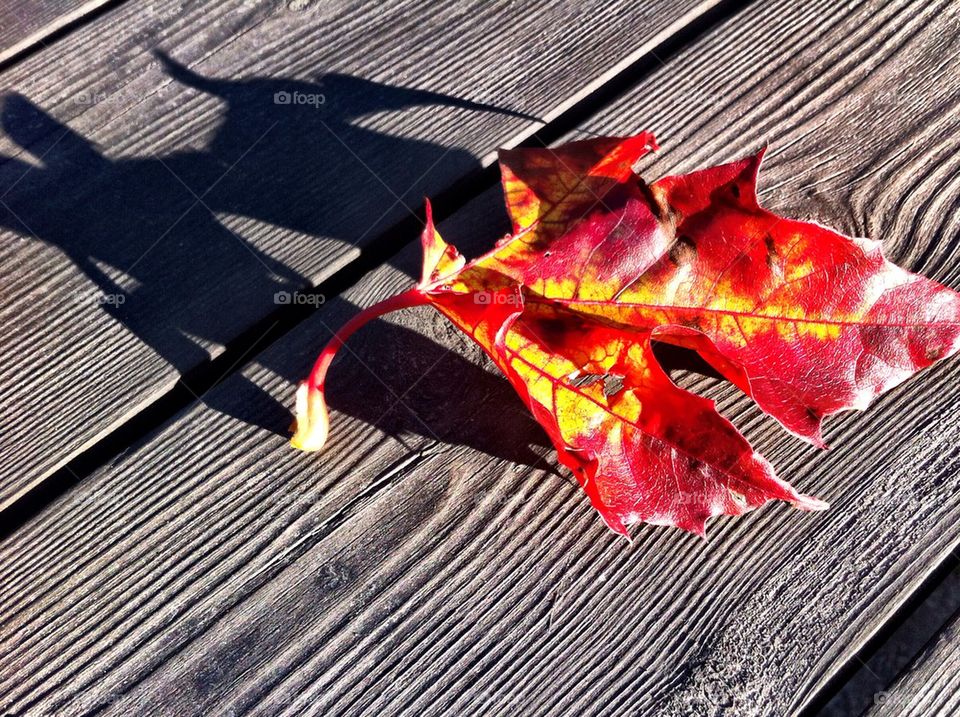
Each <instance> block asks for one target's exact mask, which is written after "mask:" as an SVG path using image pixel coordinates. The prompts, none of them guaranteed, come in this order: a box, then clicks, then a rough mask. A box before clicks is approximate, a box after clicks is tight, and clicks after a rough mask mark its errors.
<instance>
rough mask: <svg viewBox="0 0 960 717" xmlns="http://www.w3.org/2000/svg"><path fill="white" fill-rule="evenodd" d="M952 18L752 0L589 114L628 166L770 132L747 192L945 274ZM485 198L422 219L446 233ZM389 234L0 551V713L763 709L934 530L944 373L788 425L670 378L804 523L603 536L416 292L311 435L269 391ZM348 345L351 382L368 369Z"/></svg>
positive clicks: (940, 552)
mask: <svg viewBox="0 0 960 717" xmlns="http://www.w3.org/2000/svg"><path fill="white" fill-rule="evenodd" d="M958 24H960V8H957V7H956V5H955V4H954V5H951V4H949V3H947V2H941V3H934V4H930V3H920V2H915V3H906V2H899V3H885V4H882V5H881V4H877V5H863V6H860V5H857V6H847V5H843V6H838V5H836V4H834V3H830V2H812V3H807V4H803V5H799V4H796V3H792V2H786V1H785V2H766V3H759V4H757V5H755V6H751V7H750V8H748V9H747V10H746V11H744V12H743V13H742V14H741V15H739V16H738V17H736V18H734V19H733V20H732V21H731V22H729V23H727V24H725V25H724V26H723V27H721V28H720V29H718V30H717V31H716V32H713V33H711V34H710V35H709V36H707V37H706V38H704V39H703V40H701V41H699V42H697V43H695V44H694V45H692V46H691V47H690V48H689V50H688V51H686V52H685V53H683V54H682V55H681V56H680V57H678V58H676V59H675V60H674V61H671V62H670V63H669V64H668V65H667V66H666V67H664V68H662V69H661V70H660V71H658V72H656V73H655V74H654V75H653V76H652V77H651V78H649V79H648V80H646V81H644V82H643V83H641V84H640V85H639V86H638V87H637V88H636V89H635V91H633V92H631V93H630V94H629V96H628V97H626V98H625V99H624V100H623V101H622V102H619V103H617V104H616V105H615V106H614V107H611V108H610V109H609V111H608V112H605V113H604V114H603V116H601V117H599V118H598V119H597V121H596V122H594V123H591V125H590V126H589V127H588V128H587V129H589V130H591V131H596V132H604V133H615V132H627V131H636V130H639V129H643V128H647V129H653V130H656V131H657V132H658V135H659V137H660V140H661V144H662V145H663V146H664V150H663V152H662V153H661V154H660V156H659V157H658V158H657V159H656V160H655V161H654V162H653V163H652V166H651V167H650V168H649V171H648V173H649V175H650V176H658V175H660V174H663V173H665V172H667V171H684V170H688V169H691V168H692V167H694V166H697V165H700V164H705V163H712V162H717V161H723V160H728V159H733V158H735V157H738V156H740V155H742V154H744V153H746V152H748V151H752V150H754V149H755V148H756V147H757V146H758V145H759V144H761V143H762V142H764V141H768V142H770V144H771V151H770V154H769V155H768V160H767V162H766V164H765V167H764V171H763V174H762V180H761V184H762V188H763V190H764V193H763V199H764V201H765V203H766V204H767V206H769V207H771V208H773V209H775V210H777V211H781V212H784V213H789V214H791V215H794V216H798V217H803V218H816V219H819V220H821V221H824V222H826V223H830V224H833V225H834V226H837V227H838V228H840V229H843V230H846V231H848V232H851V233H857V234H868V235H870V236H872V237H874V238H878V239H882V240H884V243H885V246H886V249H887V252H888V255H889V256H890V257H891V258H893V259H894V260H896V261H898V262H899V263H901V264H903V265H905V266H907V267H909V268H911V269H913V270H917V271H923V272H924V273H926V274H928V275H931V276H934V277H936V278H938V279H940V280H942V281H944V282H946V283H947V284H949V285H951V286H953V287H954V288H957V287H958V286H960V269H958V262H957V256H956V254H957V252H958V250H960V248H958V246H957V242H956V235H957V231H958V228H960V216H958V211H957V209H958V207H960V182H958V181H957V179H956V178H957V176H958V173H957V164H958V162H960V153H958V152H957V142H958V139H957V137H960V133H958V129H960V128H958V126H957V125H958V124H960V112H958V111H957V109H958V107H957V105H958V102H960V88H958V87H957V85H956V82H957V80H956V78H957V77H958V76H960V74H958V72H957V70H958V69H960V68H958V67H957V65H958V64H960V57H958V55H957V53H956V52H953V51H952V49H953V43H955V42H956V39H955V38H956V37H957V36H958V34H957V32H956V30H957V26H958ZM499 207H500V200H499V197H498V196H497V193H496V192H490V193H488V194H486V195H484V196H481V197H480V198H478V199H477V200H476V201H475V202H473V203H472V204H471V205H470V206H469V207H467V208H466V209H465V210H464V211H462V212H460V213H458V215H456V216H455V217H453V219H452V220H451V221H449V222H447V223H445V224H444V225H443V226H442V227H441V231H442V233H443V234H444V236H445V237H446V238H448V239H449V240H450V241H452V242H454V243H455V244H457V245H459V246H461V247H462V248H464V249H465V250H466V251H467V252H469V253H476V252H477V251H479V250H480V249H481V248H482V247H484V246H486V245H488V244H489V243H491V242H492V241H493V240H494V238H496V237H497V236H498V234H499V233H501V232H502V231H503V230H504V229H505V219H504V218H503V214H502V210H501V209H500V208H499ZM417 262H418V257H417V256H416V251H415V250H414V249H413V248H410V249H408V250H406V251H405V252H404V253H403V255H402V256H401V258H400V259H398V260H397V261H396V262H394V263H393V265H391V266H385V267H383V268H382V269H380V270H378V271H377V272H375V273H373V274H371V275H370V276H369V277H367V278H366V279H365V280H364V281H362V282H361V283H360V284H358V285H357V286H356V287H355V288H354V289H353V290H351V291H350V292H349V293H348V294H346V295H345V296H344V297H343V298H340V299H337V300H334V301H331V302H330V303H329V305H328V306H326V307H324V309H323V310H322V311H321V312H319V313H318V314H317V315H316V316H314V317H313V318H311V319H310V320H309V321H308V322H306V323H305V324H304V325H303V326H302V327H300V328H299V329H298V330H297V331H295V332H293V333H291V334H290V335H289V336H288V337H286V338H285V339H284V340H283V341H281V342H279V343H278V344H277V345H275V346H274V347H272V348H271V349H270V350H269V351H267V352H265V353H264V354H262V355H260V356H258V357H257V358H256V360H255V361H254V362H253V363H252V364H250V365H249V366H247V367H245V369H244V370H243V372H242V373H241V374H240V375H237V376H235V377H233V378H231V379H230V380H228V381H227V382H225V383H224V384H222V385H221V386H219V387H218V388H216V389H214V390H213V391H212V392H211V393H210V394H208V395H207V396H206V397H205V398H204V403H203V404H197V405H196V406H194V407H192V408H191V409H190V410H189V411H186V412H185V413H184V414H183V415H181V416H179V417H177V419H176V420H175V421H173V422H171V424H170V425H168V426H167V427H165V428H164V429H163V430H162V431H160V432H159V434H158V435H156V436H154V437H152V438H151V439H150V440H149V441H148V442H147V443H146V444H145V445H143V446H140V447H137V448H135V449H133V450H131V451H130V452H129V453H128V454H126V455H124V456H123V457H121V458H120V459H118V460H117V461H116V462H115V464H114V465H112V466H107V467H105V468H104V469H103V470H101V471H99V472H97V473H96V474H95V475H93V476H91V478H90V479H88V480H86V481H84V482H83V483H82V484H81V485H79V486H78V487H77V488H76V490H74V491H71V492H70V493H69V494H67V495H65V496H63V497H62V498H61V499H59V500H58V501H57V502H55V503H54V504H52V505H51V506H50V507H49V508H48V509H47V510H45V511H43V512H42V513H41V514H40V515H39V516H37V517H36V518H35V519H34V520H32V521H30V522H29V523H28V524H27V525H26V526H24V528H23V529H21V530H20V531H18V532H17V533H15V534H14V535H12V536H11V537H9V538H7V539H6V540H5V541H3V543H2V544H0V584H3V585H4V586H5V589H4V591H3V594H2V595H0V615H2V616H3V622H2V628H0V676H2V682H0V707H2V708H3V709H6V710H7V711H14V712H20V713H23V714H29V715H40V714H65V715H73V714H86V713H89V712H92V711H96V713H97V714H110V715H114V714H116V715H121V714H131V713H133V714H138V713H156V712H165V713H175V714H198V715H199V714H256V715H280V714H295V713H308V714H356V713H369V714H398V713H409V714H444V713H457V714H481V713H491V714H505V713H522V714H578V715H581V714H583V715H593V714H657V715H691V714H693V715H715V714H730V715H733V714H736V715H771V714H777V715H779V714H790V713H792V712H794V711H796V710H797V709H798V708H800V707H801V706H802V705H804V704H805V703H807V702H808V701H809V700H810V699H811V698H812V697H813V696H814V695H815V694H816V692H817V690H818V689H819V688H820V687H821V686H822V685H823V684H824V683H825V681H826V680H828V679H829V678H830V676H831V675H833V674H834V673H835V671H836V670H837V669H838V668H839V667H840V666H841V665H843V664H844V663H845V662H846V661H847V660H849V659H851V657H852V655H853V654H854V652H855V651H856V650H857V649H858V648H859V647H860V646H861V645H862V644H863V642H864V641H865V640H866V639H867V638H869V636H870V635H871V634H873V633H874V632H875V631H876V630H877V629H878V628H879V627H880V626H881V625H882V624H883V623H884V622H885V621H886V620H887V619H888V618H889V616H890V615H891V614H892V612H893V611H894V610H895V609H896V607H897V606H898V605H899V604H901V603H902V602H903V601H904V600H905V599H906V597H907V596H908V595H909V594H910V593H911V592H912V590H913V589H914V587H915V586H916V585H917V584H918V583H919V582H920V581H921V580H922V579H923V577H924V576H925V575H927V574H929V572H930V571H931V570H932V568H933V566H934V565H935V564H937V563H938V562H939V561H940V560H941V559H942V558H943V556H945V555H946V554H947V553H948V551H950V550H951V549H954V548H955V547H956V545H957V535H956V529H955V526H956V523H957V519H958V517H960V498H958V495H960V492H958V487H960V483H958V481H960V479H958V477H957V475H956V473H955V469H954V466H955V463H956V460H957V452H958V448H957V446H958V445H960V443H958V439H960V418H958V416H960V410H958V409H960V382H958V378H960V362H958V361H956V360H954V361H948V362H945V363H943V364H941V365H939V366H937V367H935V368H934V369H932V370H930V371H927V372H925V373H924V374H922V375H921V376H920V377H917V378H915V379H914V380H912V381H910V382H909V383H907V384H906V385H904V386H903V387H901V388H899V389H897V390H895V391H893V392H892V393H890V394H888V395H887V396H886V397H884V398H883V399H881V400H879V401H878V402H877V404H876V405H874V406H873V407H872V408H871V409H870V411H869V412H867V413H865V414H851V415H847V416H844V417H841V418H837V419H835V420H833V421H832V422H831V423H830V424H829V426H828V432H827V439H828V441H829V442H830V443H831V444H832V445H833V450H832V451H830V452H817V451H815V450H814V449H812V448H810V447H807V446H803V445H801V444H799V443H798V442H797V441H796V440H794V439H792V438H790V437H788V436H786V435H785V434H784V433H783V432H782V431H780V430H779V429H777V428H776V427H775V426H774V425H772V423H771V421H769V420H768V419H766V418H765V417H763V416H761V415H759V414H758V412H757V411H756V410H754V409H753V408H752V407H751V406H750V405H749V402H748V401H746V400H744V399H743V398H742V397H740V396H738V395H736V393H735V392H734V391H733V390H731V388H730V387H729V386H727V385H724V384H720V383H717V382H716V381H714V380H713V379H706V378H698V377H697V376H695V375H691V376H687V375H683V374H681V375H679V376H678V380H682V381H683V383H684V384H685V385H688V386H691V387H694V388H696V389H697V390H700V391H702V392H704V393H706V394H708V395H710V396H711V397H713V398H715V399H717V400H718V406H719V408H720V410H721V411H722V412H723V413H724V414H725V415H727V416H729V417H731V419H732V420H733V421H734V422H735V423H736V424H737V425H738V426H740V427H741V428H742V429H744V430H745V432H746V433H747V434H748V436H749V437H750V438H751V440H752V441H754V443H755V445H756V446H757V447H758V448H759V449H760V450H761V451H762V452H764V454H765V455H767V457H768V458H770V459H771V460H772V461H773V462H774V464H775V465H777V466H778V468H779V470H780V473H781V475H782V476H783V477H785V478H787V479H789V480H790V481H791V482H793V483H794V484H795V485H796V486H797V487H798V488H800V489H801V490H803V491H804V492H811V493H816V494H817V495H819V496H821V497H823V498H825V499H827V500H829V501H830V502H831V504H832V508H831V510H830V511H828V512H826V513H823V514H816V515H810V514H801V513H798V512H796V511H793V510H791V509H789V508H787V507H786V506H771V507H768V508H765V509H763V510H761V511H759V512H757V513H754V514H751V515H748V516H746V517H743V518H741V519H738V520H721V521H718V522H715V523H714V524H712V525H711V526H710V538H709V540H708V541H702V540H699V539H697V538H696V537H694V536H691V535H685V534H681V533H679V532H677V531H671V530H666V529H662V528H654V527H641V528H640V529H639V530H637V531H636V534H635V537H636V539H635V541H634V543H633V544H628V543H626V542H625V541H623V540H621V539H618V538H616V537H615V536H613V535H612V534H611V533H609V531H607V530H606V529H605V528H604V527H603V525H602V523H601V521H600V520H599V519H598V518H597V516H596V515H595V514H594V513H593V512H592V510H591V509H590V508H589V505H588V503H587V500H586V499H585V497H584V496H583V495H582V494H581V491H580V489H579V488H578V487H577V486H575V485H573V484H572V481H571V480H570V478H569V476H567V475H566V474H565V473H564V472H561V473H560V474H558V473H557V472H555V471H554V470H552V468H551V466H552V465H553V464H552V459H553V456H552V454H551V453H550V452H549V451H547V450H546V448H545V442H546V438H545V437H544V436H543V434H542V432H540V431H539V430H538V429H537V428H536V426H534V425H533V423H532V421H531V419H530V418H529V417H528V416H527V415H526V412H525V410H524V409H523V407H522V405H521V403H520V401H519V400H517V399H516V398H515V397H514V396H513V395H512V392H511V389H510V388H509V387H508V385H507V384H506V382H505V381H504V380H502V379H500V378H499V377H497V376H496V375H494V374H493V373H492V372H491V370H490V368H489V366H488V365H487V364H486V363H485V362H484V361H483V360H482V357H481V356H480V354H479V351H478V350H477V349H475V348H474V347H472V346H471V345H469V343H468V341H467V340H466V339H465V338H463V337H461V336H459V335H457V334H456V333H455V332H454V331H453V330H452V329H451V328H450V327H449V326H448V325H447V324H445V323H444V321H443V320H442V319H441V318H440V317H439V316H437V315H435V314H433V313H431V312H430V311H429V310H427V309H418V310H416V311H411V312H408V313H406V314H403V315H398V316H396V317H391V318H390V320H389V321H380V322H377V324H376V325H374V326H371V327H369V328H367V329H366V330H364V331H362V332H361V333H359V334H357V335H356V337H355V340H351V343H350V344H349V346H350V350H349V351H346V352H344V355H343V357H342V359H341V360H340V361H339V362H338V364H337V365H336V366H335V368H334V371H333V374H332V376H331V383H332V387H331V396H330V401H331V405H332V406H333V408H334V409H335V410H334V414H333V430H334V433H333V438H332V442H331V445H330V447H329V448H328V450H327V451H325V452H324V453H322V454H320V455H306V454H301V453H297V452H294V451H291V450H289V449H288V448H287V446H286V437H285V436H284V435H283V433H284V429H285V427H286V425H287V422H288V420H289V417H288V414H287V407H288V406H289V404H290V399H291V395H292V390H293V385H294V381H295V380H296V379H297V378H299V377H301V376H302V375H303V374H304V373H305V372H306V370H307V369H308V367H309V364H310V363H311V361H312V359H313V356H314V352H315V351H316V350H317V349H318V348H319V347H320V345H321V344H322V343H323V341H324V340H325V339H326V338H327V337H328V336H329V334H330V331H329V329H330V328H335V327H336V326H338V325H339V324H340V323H342V321H343V320H344V319H345V317H347V316H348V315H349V314H350V313H352V312H353V311H355V310H356V307H357V306H365V305H368V304H370V303H372V302H374V301H376V300H378V299H380V298H382V297H384V296H386V295H388V294H390V293H393V292H395V291H397V290H398V289H400V288H403V287H405V286H408V285H409V283H410V281H411V278H410V277H411V276H413V275H414V274H415V272H416V269H417ZM370 367H374V368H375V369H376V370H375V371H372V370H371V369H370Z"/></svg>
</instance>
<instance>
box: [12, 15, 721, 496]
mask: <svg viewBox="0 0 960 717" xmlns="http://www.w3.org/2000/svg"><path fill="white" fill-rule="evenodd" d="M714 4H715V0H683V1H682V2H668V1H667V0H657V1H656V2H652V3H623V2H618V1H613V0H591V1H590V2H584V3H568V2H565V1H555V0H537V1H536V2H527V3H510V2H495V3H485V2H484V3H469V4H468V3H463V2H460V1H459V0H444V1H442V2H435V3H417V4H414V5H411V4H410V3H408V2H400V1H399V0H392V1H391V2H369V3H358V2H329V3H326V2H325V3H315V4H304V3H254V4H251V3H249V2H246V1H245V0H228V1H227V2H223V3H216V4H212V5H211V4H209V3H190V4H183V3H180V2H175V1H174V0H162V1H161V2H150V3H147V2H141V1H139V0H137V1H134V2H129V3H126V4H124V5H123V6H121V7H120V8H119V9H117V10H115V11H112V12H109V13H107V14H105V15H104V16H102V17H100V18H98V19H97V20H96V21H95V22H92V23H91V24H89V25H87V26H85V27H83V28H81V29H79V30H77V31H76V32H74V33H71V34H70V35H69V36H67V37H66V38H64V39H62V40H61V41H59V42H58V43H57V45H56V47H54V48H51V49H50V50H49V51H45V52H41V53H39V54H36V55H33V56H31V57H30V58H28V59H27V60H26V61H24V62H22V63H18V64H17V65H15V66H14V67H13V68H11V69H10V70H9V71H8V72H6V73H3V75H2V77H0V80H2V84H3V85H4V86H6V87H8V88H12V91H10V92H8V93H7V95H6V96H5V98H4V102H3V109H2V113H0V124H2V128H3V132H2V133H0V272H2V273H3V275H4V277H5V280H4V289H3V295H2V301H0V323H2V324H3V326H4V327H5V330H4V336H3V340H2V345H0V365H2V366H3V369H2V377H3V383H4V396H3V409H2V410H3V415H2V424H3V426H4V431H3V435H2V438H0V508H2V507H3V506H5V505H8V504H9V503H10V502H11V501H13V500H14V499H15V498H16V497H17V496H19V495H22V494H23V493H24V492H25V491H26V490H28V489H29V488H30V487H31V486H33V485H35V484H37V483H38V482H39V481H41V480H42V479H43V478H44V477H46V476H47V475H49V474H50V473H51V472H53V471H54V470H56V469H57V468H59V467H60V466H62V465H64V464H65V463H66V462H67V461H68V460H69V459H70V458H72V457H73V456H75V455H76V454H77V453H78V452H80V451H82V450H83V449H84V448H85V447H88V446H89V445H91V444H92V443H94V442H95V441H97V440H98V439H99V438H101V437H102V436H103V435H104V434H105V433H106V432H108V431H109V430H111V429H112V428H115V427H117V426H118V425H120V424H122V423H123V422H124V421H126V420H128V419H129V418H130V417H131V416H132V415H134V414H136V413H137V412H138V411H140V410H141V409H142V408H144V407H145V406H146V405H148V404H149V403H151V402H152V401H153V400H155V399H156V398H157V397H158V396H159V395H161V394H163V393H164V392H165V391H167V390H169V389H170V388H171V386H172V385H173V384H174V383H175V381H176V380H177V378H178V377H179V376H180V375H182V374H183V373H184V372H186V371H189V370H190V369H192V368H195V367H196V366H197V365H199V364H201V363H203V362H205V361H207V360H208V359H209V358H210V356H212V355H216V354H218V353H219V352H220V351H221V350H222V347H223V346H224V345H226V344H227V343H228V342H230V341H231V339H233V338H235V337H236V336H237V335H238V334H239V333H240V332H241V331H243V330H244V329H248V328H249V327H251V326H252V325H254V324H255V322H256V321H257V320H261V319H264V318H265V317H267V316H268V315H270V313H271V312H273V311H276V310H277V308H278V307H277V305H276V303H275V297H276V295H277V293H278V292H287V294H288V295H289V293H290V292H292V291H294V290H295V289H297V288H301V287H304V286H309V285H313V284H315V283H317V282H319V281H321V280H323V279H325V278H327V277H329V276H330V275H331V274H332V273H334V272H335V271H337V270H338V269H341V268H343V267H344V266H345V265H346V264H348V263H349V262H350V261H351V260H353V259H355V258H356V257H357V256H358V253H359V247H361V246H365V245H368V244H369V243H370V241H371V240H372V238H373V237H376V236H377V235H378V234H379V233H380V232H381V231H382V230H383V229H384V228H386V227H388V226H390V225H392V224H393V223H395V222H396V221H397V220H399V219H400V218H402V217H404V216H407V214H408V213H409V209H408V207H418V206H419V205H420V203H421V200H422V197H423V196H424V195H425V194H435V193H436V192H438V191H439V190H440V189H442V188H444V187H447V186H449V185H450V184H451V182H453V181H454V180H455V179H457V178H459V177H462V176H464V175H467V174H469V173H470V172H472V171H475V170H477V169H478V168H480V167H482V166H485V165H487V164H489V163H490V161H491V159H492V157H493V155H492V152H493V150H494V149H495V148H496V147H497V146H499V145H508V144H512V143H514V142H516V141H518V140H519V139H520V138H522V137H525V136H528V135H529V134H530V133H531V132H532V131H534V130H535V129H537V128H538V127H539V126H541V125H540V123H539V122H537V121H535V120H533V119H530V117H519V116H515V115H510V114H506V113H505V112H506V111H507V110H523V111H524V112H525V113H527V115H529V116H533V117H539V118H543V119H545V120H549V119H551V118H553V117H555V116H556V115H557V114H558V113H560V112H561V111H562V110H563V109H564V108H565V107H567V106H569V105H570V104H571V103H572V102H574V101H575V100H577V99H578V98H579V97H581V96H582V95H584V94H586V93H589V92H590V91H591V90H592V89H594V88H595V87H597V86H598V85H600V84H602V83H603V82H604V81H606V80H607V79H608V78H609V77H610V76H612V75H613V74H615V73H616V72H617V71H618V70H620V69H622V68H623V67H624V66H625V65H627V64H629V63H630V62H632V61H634V60H635V59H636V58H638V57H640V56H642V55H643V54H644V53H645V52H646V51H647V50H648V49H649V48H651V47H653V46H655V45H656V44H657V43H658V42H660V41H661V40H662V38H663V37H666V36H669V35H670V34H672V32H673V31H674V30H676V29H677V28H678V27H682V26H683V25H685V24H686V23H688V22H690V21H691V20H692V19H694V18H695V17H697V16H698V14H699V13H702V12H704V11H705V10H707V9H709V8H710V7H712V6H713V5H714ZM298 7H300V8H301V9H299V10H298V9H296V8H298ZM161 52H165V53H167V57H169V58H172V60H170V61H168V60H165V59H164V55H162V54H156V53H161ZM177 63H179V64H177ZM278 93H279V94H280V97H281V99H284V98H286V99H287V100H288V103H287V104H277V103H276V102H277V96H278ZM321 100H322V102H321ZM467 101H472V102H475V103H482V106H480V105H473V106H470V105H468V104H465V103H466V102H467ZM491 106H495V107H496V108H499V110H500V111H495V110H493V109H491Z"/></svg>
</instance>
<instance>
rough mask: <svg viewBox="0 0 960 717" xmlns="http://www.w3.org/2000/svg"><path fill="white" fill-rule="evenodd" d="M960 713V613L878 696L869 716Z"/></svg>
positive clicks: (938, 716)
mask: <svg viewBox="0 0 960 717" xmlns="http://www.w3.org/2000/svg"><path fill="white" fill-rule="evenodd" d="M958 713H960V615H958V616H956V617H954V619H953V620H952V621H951V622H950V624H948V625H947V626H946V627H945V628H944V629H943V631H942V632H941V633H940V635H938V636H937V638H936V639H935V640H933V641H932V642H931V643H930V644H929V645H928V646H927V648H926V649H925V650H924V651H923V652H922V653H921V654H920V655H919V656H918V657H917V659H916V660H914V662H913V663H912V664H911V665H910V666H909V667H908V668H907V669H906V670H905V671H904V673H903V674H902V675H900V676H899V677H898V678H897V680H896V681H895V682H893V684H891V685H890V686H889V687H887V688H886V689H884V690H881V691H879V692H877V694H876V695H874V705H873V707H871V708H870V709H869V710H868V711H867V712H866V713H865V717H941V716H943V717H950V716H951V715H955V714H958Z"/></svg>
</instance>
